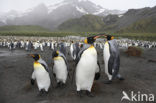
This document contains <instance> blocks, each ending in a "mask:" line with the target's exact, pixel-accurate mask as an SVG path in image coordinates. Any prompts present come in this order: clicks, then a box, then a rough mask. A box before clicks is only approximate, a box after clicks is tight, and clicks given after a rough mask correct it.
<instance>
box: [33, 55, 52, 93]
mask: <svg viewBox="0 0 156 103" xmlns="http://www.w3.org/2000/svg"><path fill="white" fill-rule="evenodd" d="M31 56H32V57H33V59H34V60H35V62H34V71H33V73H32V77H31V84H32V85H33V84H34V81H35V80H36V82H37V86H38V89H39V91H40V93H44V92H46V93H47V92H48V89H49V87H50V84H51V81H50V76H49V68H48V65H47V64H46V62H45V61H44V60H42V58H41V57H40V55H39V54H31Z"/></svg>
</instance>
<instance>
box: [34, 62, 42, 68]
mask: <svg viewBox="0 0 156 103" xmlns="http://www.w3.org/2000/svg"><path fill="white" fill-rule="evenodd" d="M40 65H41V64H40V63H39V62H37V61H35V62H34V69H37V68H38V66H40Z"/></svg>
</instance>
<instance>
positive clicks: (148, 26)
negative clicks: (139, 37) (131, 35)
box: [118, 17, 156, 33]
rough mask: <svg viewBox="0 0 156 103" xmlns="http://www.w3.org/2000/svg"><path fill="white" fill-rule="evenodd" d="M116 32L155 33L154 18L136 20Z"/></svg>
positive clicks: (155, 22)
mask: <svg viewBox="0 0 156 103" xmlns="http://www.w3.org/2000/svg"><path fill="white" fill-rule="evenodd" d="M118 32H135V33H137V32H138V33H139V32H142V33H147V32H150V33H156V17H153V18H152V17H151V18H146V19H141V20H138V21H137V22H135V23H133V24H131V25H130V26H128V27H127V28H124V29H121V30H119V31H118Z"/></svg>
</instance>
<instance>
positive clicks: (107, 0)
mask: <svg viewBox="0 0 156 103" xmlns="http://www.w3.org/2000/svg"><path fill="white" fill-rule="evenodd" d="M61 1H63V0H0V12H8V11H10V10H16V11H21V12H23V11H25V10H28V9H31V8H33V7H35V6H37V5H39V4H41V3H44V4H45V5H46V6H49V5H54V4H57V3H59V2H61ZM66 1H75V0H66ZM79 1H83V0H79ZM84 1H87V0H84ZM89 1H91V2H93V3H95V4H97V5H100V6H102V7H103V8H106V9H111V10H112V9H118V10H128V9H131V8H135V9H136V8H143V7H153V6H155V5H156V0H89Z"/></svg>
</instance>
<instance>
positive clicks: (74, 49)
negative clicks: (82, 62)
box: [70, 42, 80, 60]
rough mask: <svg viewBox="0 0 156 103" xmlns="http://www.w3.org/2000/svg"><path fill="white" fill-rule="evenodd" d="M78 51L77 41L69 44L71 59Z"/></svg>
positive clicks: (74, 57)
mask: <svg viewBox="0 0 156 103" xmlns="http://www.w3.org/2000/svg"><path fill="white" fill-rule="evenodd" d="M79 51H80V47H79V43H78V42H76V43H72V44H71V46H70V53H71V57H72V58H73V60H75V59H76V57H77V55H78V53H79Z"/></svg>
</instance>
